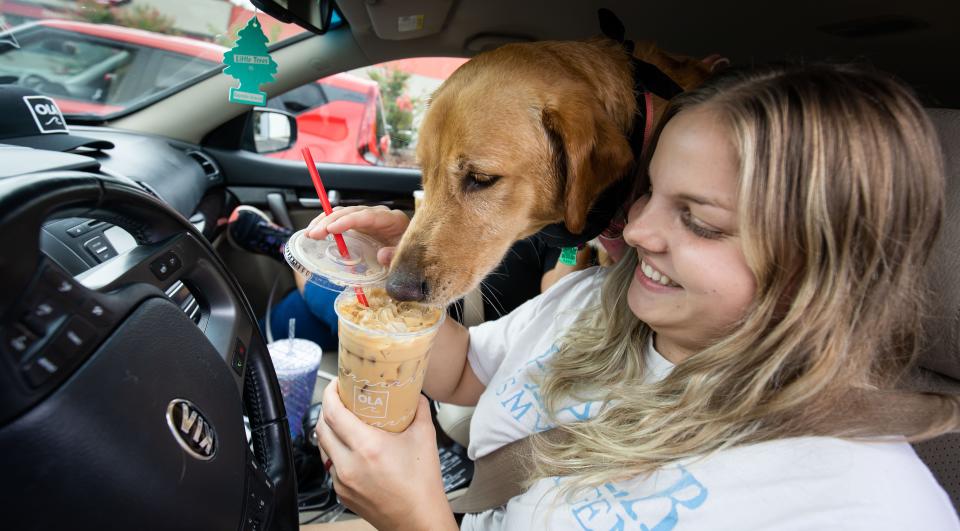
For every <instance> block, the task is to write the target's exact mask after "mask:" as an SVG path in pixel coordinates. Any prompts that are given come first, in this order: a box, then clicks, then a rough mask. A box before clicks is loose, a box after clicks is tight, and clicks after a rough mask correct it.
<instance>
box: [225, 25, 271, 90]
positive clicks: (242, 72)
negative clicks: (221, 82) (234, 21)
mask: <svg viewBox="0 0 960 531" xmlns="http://www.w3.org/2000/svg"><path fill="white" fill-rule="evenodd" d="M237 36H238V37H239V38H238V39H237V44H236V45H235V46H234V47H233V48H231V49H230V50H228V51H227V52H226V53H224V54H223V64H225V65H227V68H225V69H224V70H223V73H224V74H226V75H228V76H230V77H233V78H236V79H237V80H238V81H240V86H239V87H235V88H231V89H230V101H231V102H233V103H245V104H247V105H265V104H266V103H267V94H266V93H265V92H261V91H260V85H262V84H264V83H270V82H272V81H273V75H274V74H276V73H277V63H276V61H274V60H273V58H272V57H270V53H269V52H268V51H267V36H266V35H264V34H263V29H262V28H261V27H260V21H259V20H257V17H253V18H251V19H250V22H247V25H246V27H245V28H243V29H242V30H240V33H238V34H237Z"/></svg>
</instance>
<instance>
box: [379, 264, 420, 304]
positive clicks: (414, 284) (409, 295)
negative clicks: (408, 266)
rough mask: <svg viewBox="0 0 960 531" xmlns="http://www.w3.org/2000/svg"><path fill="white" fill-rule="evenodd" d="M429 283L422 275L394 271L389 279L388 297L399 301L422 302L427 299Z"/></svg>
mask: <svg viewBox="0 0 960 531" xmlns="http://www.w3.org/2000/svg"><path fill="white" fill-rule="evenodd" d="M427 292H428V286H427V281H426V280H425V279H424V278H423V276H422V275H420V274H417V273H411V272H408V271H394V272H393V273H390V276H389V277H387V295H390V297H392V298H393V299H395V300H398V301H415V302H420V301H423V300H424V299H426V298H427Z"/></svg>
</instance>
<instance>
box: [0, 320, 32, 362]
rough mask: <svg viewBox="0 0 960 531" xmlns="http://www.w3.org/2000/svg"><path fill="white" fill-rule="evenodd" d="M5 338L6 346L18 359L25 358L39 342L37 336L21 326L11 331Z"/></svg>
mask: <svg viewBox="0 0 960 531" xmlns="http://www.w3.org/2000/svg"><path fill="white" fill-rule="evenodd" d="M4 336H5V337H4V345H5V346H6V347H7V348H8V349H9V350H10V351H12V352H13V353H14V354H15V355H16V356H17V357H18V358H23V355H24V354H26V353H27V351H28V350H30V347H31V346H33V344H34V343H36V341H37V336H36V335H34V334H33V333H31V332H30V331H29V330H27V329H25V328H24V327H22V326H19V325H18V326H14V327H13V328H12V329H9V330H8V331H7V333H6V334H4Z"/></svg>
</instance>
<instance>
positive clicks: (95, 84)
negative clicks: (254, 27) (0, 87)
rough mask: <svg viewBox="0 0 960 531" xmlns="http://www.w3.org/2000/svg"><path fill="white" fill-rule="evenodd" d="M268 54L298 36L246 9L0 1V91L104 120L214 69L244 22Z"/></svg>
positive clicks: (151, 1) (124, 1) (182, 3)
mask: <svg viewBox="0 0 960 531" xmlns="http://www.w3.org/2000/svg"><path fill="white" fill-rule="evenodd" d="M253 16H256V17H257V19H258V20H259V21H260V24H261V27H262V28H263V32H264V34H265V35H266V37H267V39H268V40H267V43H268V45H269V46H276V45H278V44H280V43H282V42H283V41H285V40H287V39H290V38H292V37H295V36H297V35H299V34H301V33H304V32H305V31H306V30H304V29H303V28H301V27H299V26H297V25H295V24H283V23H280V22H278V21H277V20H275V19H273V18H271V17H270V16H268V15H265V14H263V13H259V12H256V11H255V10H254V8H253V5H252V4H250V2H249V1H248V0H134V1H131V0H78V1H56V2H51V1H50V0H16V1H13V0H0V83H15V84H18V85H22V86H25V87H29V88H31V89H33V90H36V91H37V92H40V93H42V94H45V95H47V96H50V97H52V98H54V99H55V100H56V101H57V103H58V105H59V106H60V109H61V110H62V111H63V113H64V114H65V115H67V116H68V117H69V116H75V117H77V116H88V117H89V116H90V115H93V116H107V115H111V114H115V113H120V112H123V111H124V110H126V109H128V108H130V107H133V106H136V105H138V104H140V103H141V102H144V101H145V100H147V99H150V98H153V97H156V96H157V95H159V94H163V93H168V92H172V91H176V90H178V89H180V88H183V87H184V86H186V85H189V84H190V82H191V80H194V79H197V78H198V77H201V76H204V75H205V74H207V73H209V72H210V71H212V70H216V69H219V68H221V66H222V65H221V62H222V61H223V53H224V52H225V51H227V50H228V49H229V48H230V47H232V46H233V45H234V43H235V42H236V40H237V33H238V32H239V31H240V30H241V29H243V27H244V26H246V24H247V22H248V21H249V20H250V18H251V17H253Z"/></svg>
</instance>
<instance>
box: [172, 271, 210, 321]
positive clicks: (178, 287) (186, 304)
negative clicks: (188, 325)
mask: <svg viewBox="0 0 960 531" xmlns="http://www.w3.org/2000/svg"><path fill="white" fill-rule="evenodd" d="M166 293H167V297H169V298H170V300H171V301H173V303H174V304H176V305H177V306H179V307H180V309H181V310H182V311H183V313H184V314H186V316H187V317H189V318H190V320H191V321H193V324H195V325H197V326H200V319H201V318H203V308H202V307H201V306H200V301H198V300H197V298H196V297H195V296H194V295H193V293H191V292H190V289H189V288H187V286H186V285H185V284H184V283H183V282H181V281H179V280H178V281H176V282H174V283H173V284H171V285H170V287H169V288H167V292H166Z"/></svg>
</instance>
